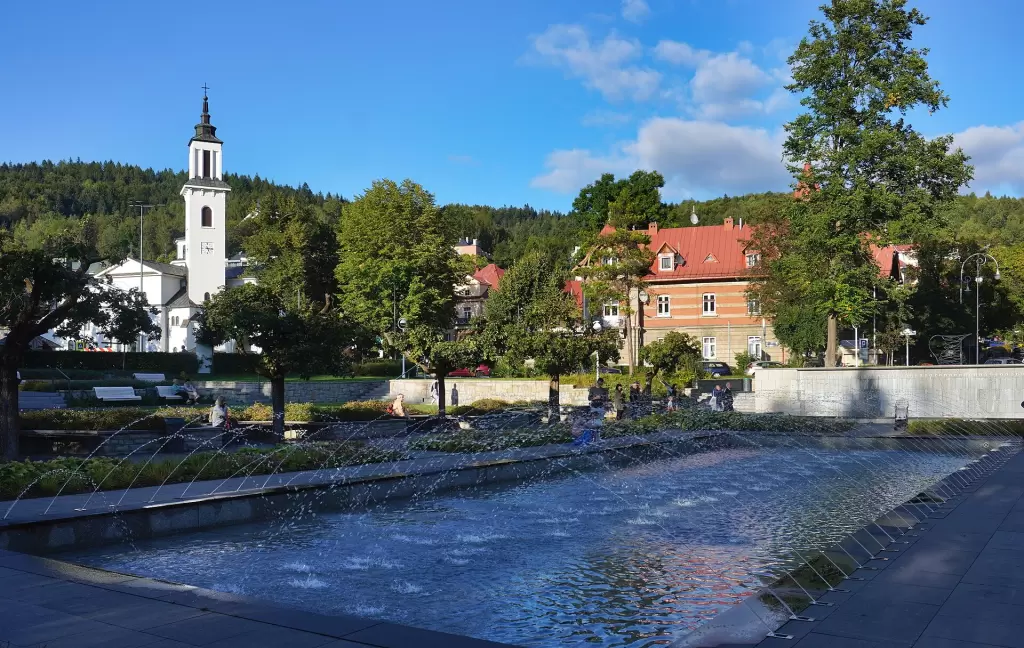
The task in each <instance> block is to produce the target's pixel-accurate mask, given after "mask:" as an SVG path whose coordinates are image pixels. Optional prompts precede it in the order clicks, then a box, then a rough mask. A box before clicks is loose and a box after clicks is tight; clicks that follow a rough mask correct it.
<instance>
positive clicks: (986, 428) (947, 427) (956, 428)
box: [907, 419, 1024, 436]
mask: <svg viewBox="0 0 1024 648" xmlns="http://www.w3.org/2000/svg"><path fill="white" fill-rule="evenodd" d="M907 431H908V432H910V434H952V435H970V436H984V435H1002V434H1013V435H1017V436H1024V420H1019V419H994V420H990V421H984V420H974V421H972V420H966V419H941V420H938V419H937V420H916V421H910V424H909V426H908V428H907Z"/></svg>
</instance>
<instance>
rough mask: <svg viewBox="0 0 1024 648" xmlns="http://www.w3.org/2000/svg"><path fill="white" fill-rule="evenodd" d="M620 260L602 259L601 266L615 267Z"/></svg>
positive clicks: (612, 258)
mask: <svg viewBox="0 0 1024 648" xmlns="http://www.w3.org/2000/svg"><path fill="white" fill-rule="evenodd" d="M618 262H619V260H618V259H616V258H615V257H613V256H606V257H601V265H615V264H616V263H618Z"/></svg>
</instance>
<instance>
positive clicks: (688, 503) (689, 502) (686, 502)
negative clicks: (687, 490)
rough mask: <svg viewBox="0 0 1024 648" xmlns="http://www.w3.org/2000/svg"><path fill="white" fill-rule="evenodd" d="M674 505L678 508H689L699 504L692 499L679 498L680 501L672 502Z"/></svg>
mask: <svg viewBox="0 0 1024 648" xmlns="http://www.w3.org/2000/svg"><path fill="white" fill-rule="evenodd" d="M672 503H673V504H675V505H676V506H683V507H687V506H694V505H695V504H696V503H697V502H695V501H693V500H692V499H689V498H686V499H683V498H679V499H675V500H672Z"/></svg>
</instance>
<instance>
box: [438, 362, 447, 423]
mask: <svg viewBox="0 0 1024 648" xmlns="http://www.w3.org/2000/svg"><path fill="white" fill-rule="evenodd" d="M447 400H448V394H447V393H446V392H445V386H444V373H443V372H441V371H438V372H437V417H438V418H444V417H445V415H446V414H447V413H448V410H447V408H446V407H445V401H447Z"/></svg>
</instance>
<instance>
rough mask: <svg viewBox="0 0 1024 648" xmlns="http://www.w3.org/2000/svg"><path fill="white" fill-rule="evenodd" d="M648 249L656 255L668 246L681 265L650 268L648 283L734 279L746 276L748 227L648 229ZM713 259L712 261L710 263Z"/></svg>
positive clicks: (652, 266)
mask: <svg viewBox="0 0 1024 648" xmlns="http://www.w3.org/2000/svg"><path fill="white" fill-rule="evenodd" d="M648 234H649V235H650V237H651V244H650V249H651V250H653V251H654V252H658V251H659V250H661V249H662V248H663V247H664V246H668V247H670V248H672V249H674V250H676V251H677V252H678V253H679V256H681V257H682V259H683V262H682V263H678V262H677V264H676V266H675V269H674V270H671V271H667V270H659V269H658V268H659V265H660V262H659V260H658V259H655V260H654V263H653V264H652V265H651V275H652V276H651V277H650V278H649V281H662V280H666V281H668V280H674V281H678V280H686V279H724V278H737V277H743V276H746V275H747V274H749V270H748V269H747V253H746V246H747V245H748V244H749V242H750V238H749V237H750V228H749V227H742V228H741V227H739V226H737V225H730V224H725V225H702V226H698V227H672V228H668V229H658V230H655V229H654V228H651V229H650V230H648ZM709 259H714V260H709Z"/></svg>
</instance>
